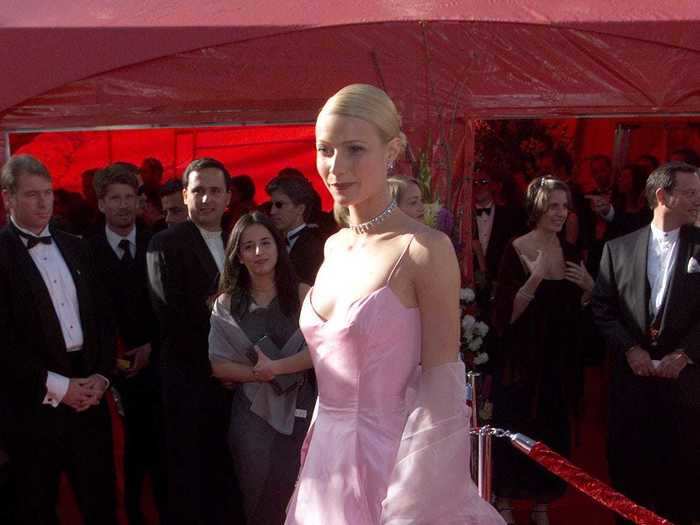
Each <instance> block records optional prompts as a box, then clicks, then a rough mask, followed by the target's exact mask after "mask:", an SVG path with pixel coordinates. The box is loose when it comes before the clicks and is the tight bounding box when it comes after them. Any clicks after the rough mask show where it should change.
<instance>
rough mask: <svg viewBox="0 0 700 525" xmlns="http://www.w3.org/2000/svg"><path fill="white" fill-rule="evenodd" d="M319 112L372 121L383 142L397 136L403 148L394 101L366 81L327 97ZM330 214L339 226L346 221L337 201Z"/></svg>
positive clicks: (398, 116)
mask: <svg viewBox="0 0 700 525" xmlns="http://www.w3.org/2000/svg"><path fill="white" fill-rule="evenodd" d="M322 115H343V116H345V117H354V118H359V119H362V120H364V121H366V122H369V123H371V124H373V125H374V127H375V128H376V130H377V132H378V133H379V138H380V139H381V140H382V142H383V143H384V144H387V143H388V142H389V141H391V140H394V139H396V138H398V139H399V142H400V148H399V154H401V153H402V152H403V151H404V149H405V148H406V135H404V133H403V132H402V131H401V116H400V115H399V112H398V111H397V110H396V106H395V105H394V102H393V101H392V100H391V98H389V95H387V94H386V93H385V92H384V91H383V90H381V89H379V88H378V87H375V86H371V85H369V84H350V85H349V86H345V87H344V88H343V89H341V90H340V91H338V92H337V93H336V94H335V95H333V96H332V97H331V98H329V99H328V100H327V101H326V103H325V104H324V105H323V108H321V111H320V112H319V114H318V117H317V118H320V117H321V116H322ZM333 216H334V217H335V220H336V222H337V223H338V224H339V225H340V226H347V225H348V210H347V208H343V207H342V206H338V205H337V204H336V205H335V206H334V207H333Z"/></svg>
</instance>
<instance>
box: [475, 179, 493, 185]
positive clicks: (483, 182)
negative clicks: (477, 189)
mask: <svg viewBox="0 0 700 525" xmlns="http://www.w3.org/2000/svg"><path fill="white" fill-rule="evenodd" d="M474 184H476V185H478V186H486V185H487V184H491V181H490V180H489V179H476V180H475V181H474Z"/></svg>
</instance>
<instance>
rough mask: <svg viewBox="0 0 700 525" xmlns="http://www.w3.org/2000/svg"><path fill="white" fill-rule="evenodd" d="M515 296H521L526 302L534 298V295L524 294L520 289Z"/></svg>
mask: <svg viewBox="0 0 700 525" xmlns="http://www.w3.org/2000/svg"><path fill="white" fill-rule="evenodd" d="M517 295H521V296H523V297H524V298H525V299H527V300H528V301H532V300H533V299H534V298H535V295H534V294H530V293H528V292H526V291H525V290H523V289H522V288H519V289H518V293H517Z"/></svg>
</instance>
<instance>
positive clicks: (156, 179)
mask: <svg viewBox="0 0 700 525" xmlns="http://www.w3.org/2000/svg"><path fill="white" fill-rule="evenodd" d="M138 174H139V175H140V176H141V181H142V183H143V189H144V190H148V191H151V192H157V191H158V188H160V181H161V179H162V178H163V164H161V162H160V161H159V160H158V159H154V158H153V157H148V158H145V159H143V162H141V167H140V168H139V170H138Z"/></svg>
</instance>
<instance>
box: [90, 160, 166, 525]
mask: <svg viewBox="0 0 700 525" xmlns="http://www.w3.org/2000/svg"><path fill="white" fill-rule="evenodd" d="M137 174H138V168H137V167H136V166H134V165H133V164H128V163H124V162H117V163H114V164H112V165H111V166H108V167H107V168H105V169H103V170H100V171H98V172H97V174H96V175H95V180H94V185H95V193H96V195H97V197H98V201H97V202H98V205H99V208H100V211H101V212H102V213H103V214H104V216H105V226H104V228H103V229H102V230H101V231H99V232H97V233H96V234H95V235H94V236H92V237H91V238H90V239H89V243H90V247H91V250H92V254H93V257H94V259H95V263H96V266H97V269H98V276H99V278H100V279H101V281H102V284H103V286H104V287H105V289H106V290H107V292H108V294H109V297H110V299H111V302H112V308H113V311H114V313H115V314H116V315H115V317H116V326H117V336H118V339H117V343H118V347H117V348H118V353H117V357H118V359H117V369H118V371H119V375H118V377H117V378H116V379H115V387H116V389H117V391H118V392H119V394H120V395H121V400H122V405H123V408H124V416H125V450H124V473H125V494H124V496H125V498H124V499H125V504H126V514H127V517H128V519H129V523H130V524H131V525H135V524H141V523H143V514H142V512H141V493H142V490H143V482H144V479H145V476H146V473H147V472H150V473H151V479H152V482H153V488H154V494H155V496H156V503H157V504H158V507H159V508H160V509H161V510H162V507H163V505H162V503H163V501H162V500H163V479H162V469H161V468H160V449H161V447H160V444H161V443H160V441H161V439H160V432H159V428H158V422H159V418H160V410H159V404H160V394H159V389H158V378H157V376H156V370H155V367H154V365H153V351H154V350H157V347H158V321H157V319H156V317H155V314H154V313H153V310H152V308H151V304H150V298H149V288H148V275H147V272H146V249H147V248H148V242H149V240H150V238H151V235H150V233H149V232H148V231H147V230H145V228H144V227H143V226H141V225H137V224H136V207H137V205H138V204H137V203H138V196H137V190H138V179H137Z"/></svg>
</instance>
